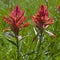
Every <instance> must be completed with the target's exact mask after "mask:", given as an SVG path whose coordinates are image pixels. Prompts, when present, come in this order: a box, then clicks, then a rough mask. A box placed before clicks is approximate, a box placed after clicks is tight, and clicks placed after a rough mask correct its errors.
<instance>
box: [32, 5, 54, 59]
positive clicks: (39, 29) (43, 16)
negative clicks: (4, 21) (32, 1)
mask: <svg viewBox="0 0 60 60" xmlns="http://www.w3.org/2000/svg"><path fill="white" fill-rule="evenodd" d="M32 20H33V22H34V24H35V26H36V28H34V31H35V33H36V36H35V37H34V38H33V41H34V40H35V39H36V38H37V37H38V43H37V46H36V52H37V53H38V52H39V50H40V49H39V48H40V47H41V46H40V45H41V44H42V41H43V33H44V32H46V33H47V34H48V35H50V36H52V37H55V35H54V34H53V33H51V32H49V31H47V30H46V29H47V27H48V26H49V25H51V24H52V23H53V22H54V19H53V18H49V11H48V8H47V6H44V5H41V7H40V8H39V10H38V12H37V14H35V15H33V16H32ZM36 58H37V54H36V56H35V59H36Z"/></svg>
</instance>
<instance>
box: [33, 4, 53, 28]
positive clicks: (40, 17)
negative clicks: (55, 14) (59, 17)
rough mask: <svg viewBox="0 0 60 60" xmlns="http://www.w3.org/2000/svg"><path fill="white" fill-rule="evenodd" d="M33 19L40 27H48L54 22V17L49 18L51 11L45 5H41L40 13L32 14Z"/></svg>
mask: <svg viewBox="0 0 60 60" xmlns="http://www.w3.org/2000/svg"><path fill="white" fill-rule="evenodd" d="M32 20H33V22H34V23H35V25H36V26H37V27H38V28H46V27H47V26H48V25H50V24H52V23H53V18H49V11H48V9H47V7H46V6H44V5H41V7H40V8H39V10H38V13H37V14H36V15H34V16H32Z"/></svg>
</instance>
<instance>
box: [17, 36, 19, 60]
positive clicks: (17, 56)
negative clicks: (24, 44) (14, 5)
mask: <svg viewBox="0 0 60 60" xmlns="http://www.w3.org/2000/svg"><path fill="white" fill-rule="evenodd" d="M16 42H17V60H19V57H20V55H19V41H18V37H17V36H16Z"/></svg>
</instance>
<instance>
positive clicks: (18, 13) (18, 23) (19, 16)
mask: <svg viewBox="0 0 60 60" xmlns="http://www.w3.org/2000/svg"><path fill="white" fill-rule="evenodd" d="M25 19H26V17H25V16H24V11H23V10H20V8H19V6H16V7H15V9H14V10H13V11H11V13H10V16H9V18H8V17H6V16H4V21H5V22H7V23H8V24H9V25H10V27H11V30H12V31H13V32H14V33H15V35H18V33H19V28H22V27H24V26H25V24H27V26H28V25H29V24H28V23H27V22H26V23H24V21H25Z"/></svg>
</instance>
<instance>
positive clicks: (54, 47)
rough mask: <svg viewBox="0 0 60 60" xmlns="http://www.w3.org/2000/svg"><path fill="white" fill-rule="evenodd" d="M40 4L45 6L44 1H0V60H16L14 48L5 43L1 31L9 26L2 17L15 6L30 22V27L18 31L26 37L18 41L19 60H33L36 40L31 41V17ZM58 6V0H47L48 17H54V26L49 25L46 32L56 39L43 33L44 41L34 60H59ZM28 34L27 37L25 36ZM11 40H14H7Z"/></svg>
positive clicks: (32, 34)
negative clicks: (22, 11) (18, 7)
mask: <svg viewBox="0 0 60 60" xmlns="http://www.w3.org/2000/svg"><path fill="white" fill-rule="evenodd" d="M41 4H45V5H46V2H45V0H0V60H16V54H17V53H16V47H15V46H14V45H13V44H11V43H9V41H7V39H6V38H7V36H5V35H4V33H3V30H4V29H5V28H8V27H9V25H8V24H6V23H5V22H4V20H3V16H6V15H7V16H9V13H10V7H12V9H14V7H15V6H16V5H19V6H20V8H21V9H22V10H24V11H25V16H28V17H27V21H29V22H30V26H29V27H27V28H26V29H24V30H22V31H20V35H21V36H22V37H23V36H26V37H25V38H24V39H23V40H21V41H20V44H19V45H20V48H19V49H20V60H34V56H35V54H36V52H35V49H36V44H37V39H36V40H35V41H34V42H32V41H33V38H34V36H35V33H34V30H33V27H35V26H34V23H33V22H32V19H31V16H32V15H34V14H35V13H37V10H38V8H39V7H40V5H41ZM59 4H60V0H49V1H48V7H49V14H50V17H54V18H55V19H54V24H52V25H50V26H49V27H48V29H47V30H50V31H51V32H53V33H54V34H55V35H56V38H52V37H50V36H48V35H47V34H45V33H44V41H43V44H42V48H41V49H40V51H39V54H38V56H37V58H36V59H35V60H60V14H58V13H57V6H58V5H59ZM28 34H29V36H27V35H28ZM9 39H11V40H13V41H14V42H16V41H15V39H14V38H9Z"/></svg>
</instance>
